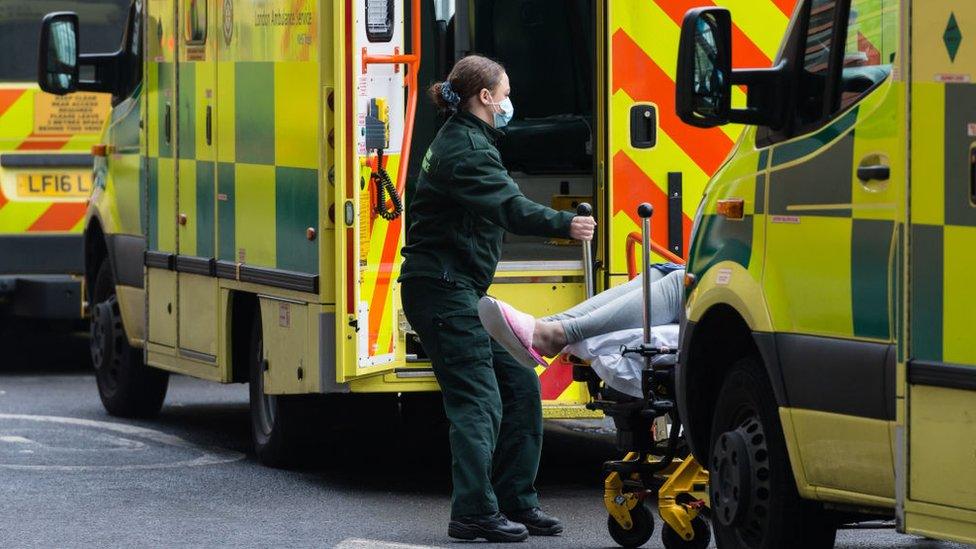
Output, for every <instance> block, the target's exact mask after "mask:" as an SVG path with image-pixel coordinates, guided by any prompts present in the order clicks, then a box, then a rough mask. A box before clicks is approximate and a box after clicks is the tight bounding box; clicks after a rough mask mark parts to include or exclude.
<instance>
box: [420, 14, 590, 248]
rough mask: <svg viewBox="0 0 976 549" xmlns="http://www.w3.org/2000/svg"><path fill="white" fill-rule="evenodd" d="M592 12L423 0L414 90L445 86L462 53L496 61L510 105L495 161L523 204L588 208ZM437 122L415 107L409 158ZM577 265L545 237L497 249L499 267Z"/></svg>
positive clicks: (423, 107)
mask: <svg viewBox="0 0 976 549" xmlns="http://www.w3.org/2000/svg"><path fill="white" fill-rule="evenodd" d="M594 10H595V5H594V3H593V0H559V1H557V2H553V1H542V0H424V1H423V2H422V6H421V11H422V17H423V24H422V25H421V29H422V32H423V33H424V35H423V36H422V45H423V46H422V47H423V50H424V51H423V59H424V62H423V63H422V64H421V68H420V72H419V73H418V77H419V82H420V85H421V86H422V87H426V86H428V85H430V84H432V83H434V82H436V81H440V80H444V79H445V78H446V76H447V74H448V73H449V72H450V70H451V67H453V65H454V62H455V61H456V60H457V59H460V58H462V57H464V56H465V55H467V54H469V53H478V54H481V55H485V56H488V57H491V58H492V59H495V60H497V61H499V62H500V63H502V64H503V65H504V66H505V69H506V71H507V72H508V75H509V78H510V79H511V82H512V94H511V97H512V102H513V103H514V105H515V117H514V119H513V120H512V121H511V122H510V123H509V125H508V126H507V127H506V129H505V130H504V131H505V134H506V135H505V137H504V138H503V139H501V140H500V142H499V144H498V148H499V151H500V152H501V155H502V160H503V162H504V163H505V166H506V168H508V170H509V172H510V174H511V175H512V178H513V179H514V180H515V181H516V182H517V183H518V185H519V187H520V188H521V190H522V192H523V193H524V194H525V195H526V196H527V197H528V198H530V199H532V200H534V201H536V202H539V203H541V204H546V205H549V206H552V207H554V208H556V209H575V205H576V204H577V203H578V202H580V201H583V202H590V203H592V202H593V195H594V188H595V185H594V181H595V178H594V173H595V170H594V151H595V150H596V147H597V145H596V132H595V131H594V128H593V124H594V120H595V118H594V105H595V103H596V99H595V94H596V88H595V86H594V82H595V78H594V76H595V66H596V65H595V61H596V59H595V58H596V54H595V52H596V45H595V30H596V25H595V12H594ZM408 12H409V10H405V13H408ZM407 16H408V17H409V15H407ZM405 28H410V25H409V24H405ZM444 120H445V118H444V117H443V116H441V115H440V114H439V113H438V112H437V109H436V108H435V107H434V105H433V104H432V103H430V101H428V100H426V98H423V99H421V101H419V102H418V106H417V119H416V125H415V129H414V133H413V143H412V150H411V154H410V157H411V158H415V159H416V158H423V155H424V152H425V150H426V148H427V146H428V145H429V144H430V142H431V141H432V140H433V139H434V136H435V135H436V133H437V130H438V129H439V128H440V126H441V124H442V123H443V122H444ZM410 164H411V165H410V166H409V176H408V184H407V189H406V194H407V204H408V206H407V209H408V211H407V214H406V215H407V217H408V219H409V215H410V213H409V203H410V193H411V191H412V186H411V185H410V182H412V181H415V180H416V177H417V174H418V172H419V170H420V166H419V164H420V163H419V162H411V163H410ZM579 259H580V248H579V246H578V245H572V244H571V243H569V242H557V241H554V240H552V239H546V238H539V237H526V236H516V235H513V234H506V235H505V241H504V245H503V247H502V261H503V262H506V261H509V262H511V261H518V262H522V261H533V262H537V261H549V262H551V261H578V260H579Z"/></svg>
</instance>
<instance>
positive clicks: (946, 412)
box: [897, 0, 976, 543]
mask: <svg viewBox="0 0 976 549" xmlns="http://www.w3.org/2000/svg"><path fill="white" fill-rule="evenodd" d="M905 7H906V8H907V9H910V10H911V12H910V14H909V17H910V18H911V26H910V27H908V26H907V25H906V26H905V28H910V29H911V49H912V64H911V70H912V91H911V103H910V105H911V129H910V131H911V139H910V143H911V145H910V147H911V159H910V160H911V164H910V165H911V173H912V178H911V208H910V212H911V229H910V232H909V235H910V240H909V242H908V250H909V251H908V258H909V259H908V261H909V265H908V269H909V270H908V279H909V288H908V294H907V295H908V297H907V298H906V304H907V310H908V336H907V348H908V357H909V358H908V361H907V368H906V369H905V371H906V373H907V376H906V377H907V383H903V384H902V385H900V387H901V388H902V391H903V396H904V400H905V403H904V404H905V405H904V406H902V407H900V408H899V423H900V424H901V425H903V427H899V435H900V436H899V437H897V440H898V447H897V451H898V452H899V460H898V477H899V478H898V484H899V485H898V488H899V494H898V495H899V518H900V519H901V526H902V527H903V528H904V530H905V531H906V532H909V533H913V534H918V535H923V536H928V537H933V538H942V539H952V540H957V541H962V542H967V543H976V345H974V344H973V326H974V325H976V294H974V293H973V290H972V281H973V269H974V267H976V262H974V260H973V250H976V115H974V113H976V84H973V83H972V80H973V78H976V41H972V40H969V41H967V40H966V39H965V38H964V37H965V36H967V33H969V35H973V34H974V33H976V4H973V3H971V2H959V1H951V0H913V1H912V2H905ZM905 19H908V17H906V18H905ZM961 37H963V38H962V39H961V40H960V38H961Z"/></svg>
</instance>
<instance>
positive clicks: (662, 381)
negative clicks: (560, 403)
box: [561, 203, 711, 549]
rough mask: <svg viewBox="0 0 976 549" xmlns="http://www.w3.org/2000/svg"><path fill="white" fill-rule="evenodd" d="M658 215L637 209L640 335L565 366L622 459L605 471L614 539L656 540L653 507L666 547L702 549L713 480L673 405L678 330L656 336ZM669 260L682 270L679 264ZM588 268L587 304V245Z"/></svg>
mask: <svg viewBox="0 0 976 549" xmlns="http://www.w3.org/2000/svg"><path fill="white" fill-rule="evenodd" d="M591 211H592V210H591V209H590V207H589V205H587V204H581V205H580V209H579V211H578V213H579V214H580V215H589V214H590V212H591ZM653 213H654V209H653V207H652V206H651V205H650V204H647V203H645V204H641V205H640V206H639V207H638V215H639V216H640V218H641V221H642V227H641V228H642V230H641V235H640V239H639V243H640V244H641V248H642V272H643V273H644V276H643V285H642V286H643V287H642V290H643V291H642V293H643V301H644V307H643V309H644V326H643V329H637V330H625V331H622V332H616V333H613V334H609V335H607V336H605V337H602V338H600V339H599V340H598V341H596V340H588V341H584V342H582V343H579V344H575V345H573V346H571V347H570V348H568V349H567V354H566V355H565V356H563V357H561V358H562V359H563V360H566V361H569V362H570V363H572V364H573V365H574V367H573V378H574V380H576V381H583V382H586V384H587V387H588V388H589V393H590V396H591V397H592V400H591V402H590V403H589V404H588V405H587V407H588V408H590V409H591V410H600V411H602V412H603V413H604V414H605V415H606V416H608V417H610V418H612V419H613V421H614V424H615V425H616V428H617V447H618V448H619V449H620V450H621V451H623V452H625V455H624V457H623V459H620V460H614V461H608V462H606V463H605V464H604V470H605V472H606V473H607V476H606V479H605V481H604V496H603V501H604V505H605V506H606V509H607V513H608V517H607V528H608V529H609V531H610V536H611V537H612V538H613V539H614V541H616V542H617V543H618V544H620V545H621V546H623V547H640V546H642V545H644V544H645V543H647V542H648V541H649V540H650V538H651V536H653V534H654V529H655V528H654V522H655V521H654V516H653V515H654V512H653V511H652V507H651V506H653V504H654V502H655V501H656V503H657V514H658V515H659V516H660V517H661V519H662V521H663V523H664V525H663V526H662V528H661V540H662V542H663V544H664V546H665V547H666V548H667V549H694V548H702V549H704V548H705V547H708V544H709V542H710V541H711V528H710V526H709V523H708V518H709V509H710V508H709V501H708V472H707V471H706V470H705V469H704V467H702V466H701V465H700V464H699V463H698V462H697V461H696V460H695V458H694V457H693V456H692V455H691V454H690V453H689V451H688V448H687V445H686V444H685V443H684V440H683V436H682V429H681V418H680V417H679V416H678V409H677V406H675V402H674V394H675V392H674V366H675V364H676V358H677V351H678V345H677V342H678V332H679V327H678V325H676V324H675V325H665V326H655V327H653V328H652V327H651V326H650V322H649V319H650V318H651V292H650V285H651V282H652V276H651V270H652V267H651V249H652V246H653V242H652V240H651V234H650V233H651V216H652V215H653ZM628 240H629V241H636V240H637V239H628ZM629 245H630V244H628V246H629ZM666 257H668V259H670V260H672V261H674V260H675V259H677V260H678V261H676V262H681V260H680V258H675V257H673V256H671V255H668V256H666ZM583 263H584V273H585V276H584V283H585V284H586V285H587V297H590V296H591V295H592V291H593V285H592V282H593V273H592V269H593V262H592V256H591V252H590V249H589V243H588V242H584V244H583ZM630 263H631V264H633V261H631V262H630ZM630 270H631V273H630V274H631V277H634V276H636V273H635V272H634V269H633V267H632V268H631V269H630Z"/></svg>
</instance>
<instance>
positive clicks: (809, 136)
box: [679, 0, 906, 507]
mask: <svg viewBox="0 0 976 549" xmlns="http://www.w3.org/2000/svg"><path fill="white" fill-rule="evenodd" d="M851 4H852V7H851V10H850V13H849V14H848V13H846V12H842V11H841V9H842V5H841V4H840V3H837V4H834V3H829V2H828V3H820V4H818V9H817V10H815V11H814V12H813V15H809V14H808V13H807V11H808V10H807V9H803V10H801V12H799V17H801V18H806V17H809V18H810V22H809V26H807V25H803V24H800V22H803V21H802V20H798V21H799V22H798V23H796V24H794V25H793V26H791V27H790V28H791V32H792V33H793V34H792V35H791V36H789V37H788V38H787V40H788V43H787V47H786V49H785V50H784V52H783V58H782V59H783V60H785V61H786V62H787V64H788V65H789V66H790V67H791V69H792V70H794V71H797V73H799V74H803V75H805V76H804V78H807V79H808V80H809V81H808V82H807V85H806V86H799V89H800V90H801V91H802V92H803V93H809V92H811V90H813V93H809V95H804V96H802V97H799V96H798V97H797V98H796V102H797V104H798V105H800V107H798V108H797V109H795V112H792V113H791V116H793V117H795V120H794V121H793V122H792V124H791V125H789V126H787V129H786V130H773V129H770V128H766V127H760V128H756V129H752V130H749V131H747V132H746V133H744V134H743V135H742V137H741V138H740V141H739V143H738V145H737V149H736V151H735V152H734V153H733V156H732V158H731V159H730V161H729V162H728V164H727V165H726V167H725V168H723V170H722V171H720V172H719V174H718V175H716V177H715V178H714V179H713V182H712V184H711V186H710V187H709V189H708V190H707V194H706V198H705V200H704V201H703V203H702V205H701V211H700V214H699V217H698V218H697V219H696V230H695V233H694V236H693V239H692V243H691V257H692V261H691V263H690V265H689V269H688V270H689V272H690V273H692V274H693V275H694V276H695V280H696V283H695V287H694V289H693V290H692V292H691V294H690V295H689V296H688V320H689V322H688V324H687V328H688V329H687V330H686V335H685V343H686V346H685V348H683V349H682V353H683V354H684V353H688V354H687V355H686V356H687V357H688V358H687V360H686V359H682V360H683V361H686V363H687V364H690V365H691V366H692V367H694V366H695V364H696V363H695V353H696V349H699V350H700V347H697V346H696V345H695V343H694V339H695V338H696V337H697V338H702V337H705V336H703V335H702V334H703V333H705V335H706V336H707V335H708V333H711V334H712V335H711V336H709V337H712V338H714V337H716V336H715V334H716V332H715V330H716V329H718V330H723V331H724V332H725V333H727V334H739V335H737V336H734V337H740V338H741V337H744V338H747V341H744V342H743V341H738V343H732V342H727V343H726V345H727V346H728V352H729V353H736V352H753V353H758V354H759V355H760V356H761V357H762V360H763V362H764V364H765V366H766V369H767V371H768V373H769V377H770V382H771V385H772V387H773V388H774V391H775V393H776V395H775V396H776V398H777V401H778V403H779V405H780V415H781V420H782V424H783V428H784V435H785V439H786V442H787V446H788V451H789V456H790V460H791V462H792V468H793V472H794V476H795V477H796V480H797V485H798V489H799V491H800V493H801V495H802V496H803V497H806V498H810V499H820V500H829V501H836V502H842V503H852V504H861V505H870V506H876V507H893V506H894V501H895V484H894V457H893V444H892V437H891V433H892V430H893V427H894V422H895V419H896V412H895V373H896V366H895V365H896V349H895V339H896V334H897V333H898V328H899V325H898V321H897V318H898V317H897V315H898V310H897V307H896V303H897V302H898V300H897V297H896V296H897V295H898V294H897V291H896V289H897V288H898V287H899V286H898V284H899V282H898V273H899V269H897V268H896V266H898V265H900V258H901V256H900V248H899V243H900V242H901V240H900V239H901V238H902V237H901V233H902V231H903V227H904V222H905V219H904V208H903V204H904V201H905V195H904V189H905V187H906V185H905V181H906V174H905V171H904V164H902V163H899V162H898V161H897V160H898V159H899V158H900V157H901V155H902V151H903V150H904V147H905V145H904V139H903V136H904V135H905V125H904V112H905V90H906V87H905V85H904V83H903V82H902V81H901V77H900V75H899V73H898V71H897V70H896V69H895V67H897V63H898V61H899V57H898V50H897V44H898V28H899V27H898V18H897V16H898V2H897V1H896V0H852V3H851ZM736 15H737V14H733V19H735V16H736ZM845 16H846V18H845ZM841 25H843V27H841ZM805 28H808V29H810V30H809V32H808V33H807V34H801V32H802V29H805ZM845 36H846V40H845V38H844V37H845ZM840 40H845V42H846V43H838V44H833V43H831V42H832V41H840ZM792 44H796V46H795V47H794V46H793V45H792ZM838 49H843V51H844V55H843V57H841V56H840V55H834V56H831V55H829V52H834V51H837V50H838ZM733 51H734V48H733ZM796 52H803V53H804V54H805V58H804V63H803V64H802V65H801V64H799V63H798V62H797V60H798V57H797V55H796ZM841 63H842V64H841ZM838 64H840V66H838ZM742 66H743V65H742V64H741V63H740V64H737V67H742ZM832 71H836V74H837V75H838V78H837V81H836V84H835V85H833V86H834V87H831V86H832V84H831V81H830V80H829V79H828V78H829V77H828V75H829V74H831V73H832ZM816 81H822V83H826V85H825V86H823V87H822V88H818V87H816V86H815V85H812V84H814V83H815V82H816ZM823 90H833V94H836V95H833V94H831V95H830V96H827V94H826V92H825V91H823ZM821 105H822V108H821ZM867 168H870V169H871V170H883V169H886V170H887V172H885V173H886V175H885V176H884V177H880V178H877V179H871V178H868V179H867V180H863V179H862V177H861V176H862V175H863V174H865V173H867V172H865V171H863V170H864V169H867ZM722 200H736V201H738V200H741V201H742V202H743V205H744V208H743V209H744V214H745V215H744V216H743V218H742V219H730V218H729V217H727V216H724V215H722V214H720V213H719V209H718V202H719V201H722ZM716 322H718V323H716ZM709 330H711V332H708V331H709ZM706 332H708V333H706ZM729 337H732V336H731V335H730V336H729ZM705 340H706V339H699V341H705ZM721 340H722V339H721V338H720V339H719V341H721ZM748 340H751V341H748ZM742 346H744V347H742ZM749 348H752V351H749ZM699 356H702V355H700V354H699ZM701 375H703V374H702V371H701V370H698V371H697V373H695V372H692V373H689V371H688V370H687V369H686V368H684V367H683V368H681V369H679V386H680V385H681V384H682V383H684V384H685V387H688V385H687V384H688V383H689V380H697V381H695V383H703V381H702V380H703V379H704V378H702V377H699V376H701ZM710 375H712V376H717V377H718V378H719V379H720V378H721V375H722V374H721V372H720V371H714V370H712V371H711V374H710ZM682 380H683V381H682ZM702 389H704V387H698V386H696V387H695V388H694V389H690V390H694V391H696V392H700V391H701V390H702ZM689 398H691V399H695V398H698V399H699V400H701V398H706V400H707V397H701V396H700V394H698V395H696V394H692V393H689ZM696 402H697V401H696ZM684 407H685V408H686V409H687V410H688V411H689V414H691V415H690V416H688V417H689V418H690V420H691V425H692V427H690V429H691V431H692V432H693V436H694V437H695V444H696V451H701V449H702V447H703V446H705V445H707V441H704V440H703V437H707V436H708V435H707V433H703V432H702V431H701V427H697V425H700V424H702V423H703V422H707V421H710V420H709V419H706V418H705V415H703V414H707V412H702V410H710V404H708V403H707V402H704V401H702V402H701V403H700V406H698V405H693V404H686V405H684ZM686 416H687V414H686ZM696 421H697V422H698V424H696V423H695V422H696ZM696 429H697V430H696Z"/></svg>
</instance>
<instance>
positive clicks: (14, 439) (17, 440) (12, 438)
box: [0, 435, 34, 444]
mask: <svg viewBox="0 0 976 549" xmlns="http://www.w3.org/2000/svg"><path fill="white" fill-rule="evenodd" d="M0 442H9V443H11V444H34V441H33V440H31V439H29V438H24V437H19V436H17V435H5V436H0Z"/></svg>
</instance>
